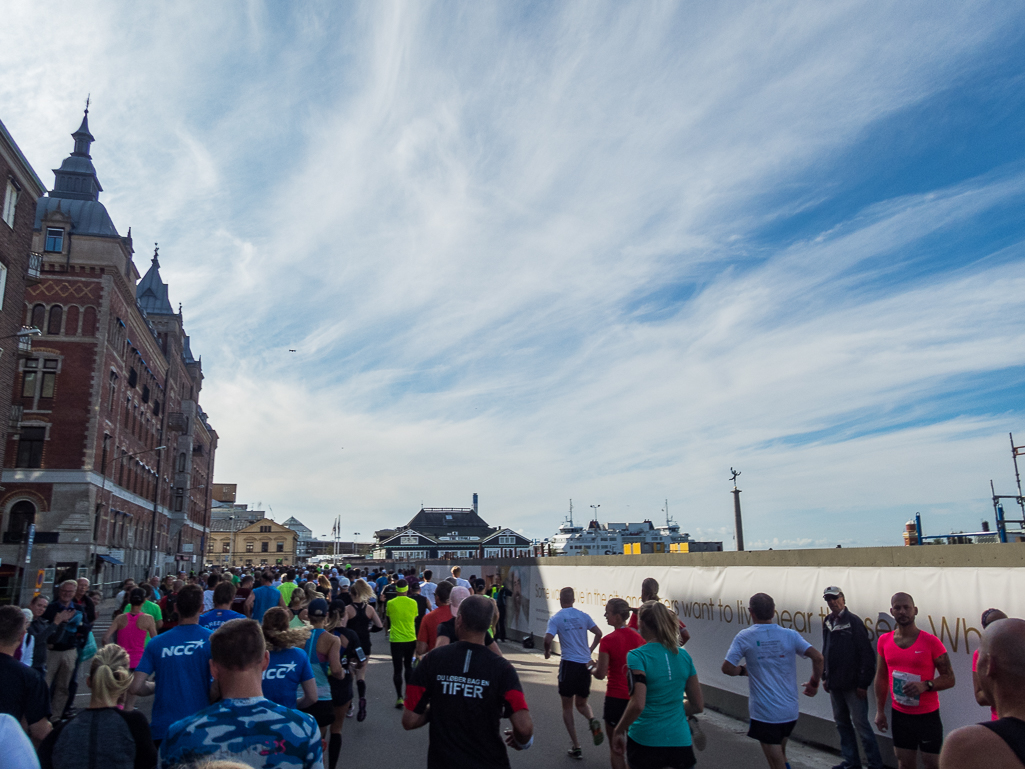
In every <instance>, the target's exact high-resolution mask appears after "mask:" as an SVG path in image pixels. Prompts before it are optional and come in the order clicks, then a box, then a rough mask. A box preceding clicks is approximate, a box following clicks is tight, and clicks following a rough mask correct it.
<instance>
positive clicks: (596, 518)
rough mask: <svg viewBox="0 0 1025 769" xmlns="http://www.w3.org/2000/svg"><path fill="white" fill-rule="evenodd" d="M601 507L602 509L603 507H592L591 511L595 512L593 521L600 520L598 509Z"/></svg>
mask: <svg viewBox="0 0 1025 769" xmlns="http://www.w3.org/2000/svg"><path fill="white" fill-rule="evenodd" d="M599 507H601V505H591V509H592V510H594V512H593V513H592V516H593V518H592V519H591V520H594V521H597V520H598V508H599Z"/></svg>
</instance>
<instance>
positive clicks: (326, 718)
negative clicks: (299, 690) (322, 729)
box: [303, 700, 335, 726]
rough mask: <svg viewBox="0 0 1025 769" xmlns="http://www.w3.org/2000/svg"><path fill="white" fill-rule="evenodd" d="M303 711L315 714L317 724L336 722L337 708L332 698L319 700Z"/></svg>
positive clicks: (323, 724)
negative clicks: (332, 703)
mask: <svg viewBox="0 0 1025 769" xmlns="http://www.w3.org/2000/svg"><path fill="white" fill-rule="evenodd" d="M303 713H307V714H309V715H311V716H313V718H314V719H315V720H316V722H317V726H330V725H331V724H333V723H334V722H335V709H334V707H332V705H331V700H317V701H316V702H314V703H313V704H312V705H310V706H309V707H308V708H303Z"/></svg>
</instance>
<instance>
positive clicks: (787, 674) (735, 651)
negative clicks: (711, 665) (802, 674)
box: [722, 593, 824, 769]
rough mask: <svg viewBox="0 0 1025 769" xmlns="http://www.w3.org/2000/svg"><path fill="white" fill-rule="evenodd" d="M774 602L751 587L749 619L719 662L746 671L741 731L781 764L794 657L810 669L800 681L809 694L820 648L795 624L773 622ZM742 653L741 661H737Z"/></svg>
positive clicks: (791, 707) (773, 764)
mask: <svg viewBox="0 0 1025 769" xmlns="http://www.w3.org/2000/svg"><path fill="white" fill-rule="evenodd" d="M775 611H776V604H775V602H774V601H773V600H772V597H771V596H769V595H766V594H765V593H755V594H754V595H753V596H751V599H750V601H749V602H748V612H749V613H750V615H751V622H752V625H751V626H750V627H747V628H744V629H743V630H741V631H740V632H739V633H737V635H736V637H735V638H734V639H733V643H732V644H730V649H729V651H728V652H727V653H726V660H725V661H724V662H723V663H722V672H723V673H725V674H726V675H728V676H748V677H749V678H750V681H751V686H750V697H749V700H748V710H749V711H750V717H751V723H750V728H749V729H748V732H747V736H748V737H752V738H754V739H756V740H758V742H760V743H761V746H762V753H764V754H765V759H766V761H768V763H769V767H770V769H784V767H786V766H787V756H786V750H787V739H788V738H789V737H790V733H791V732H792V731H793V730H794V727H795V726H796V725H797V717H798V715H799V709H798V702H797V658H798V657H808V658H809V659H810V660H811V662H812V674H811V678H810V679H808V682H807V683H805V684H802V686H803V687H804V693H805V694H806V695H807V696H809V697H814V696H815V695H816V694H817V693H818V691H819V681H821V680H822V668H823V663H824V660H823V657H822V654H821V653H820V652H819V651H818V650H817V649H815V648H814V647H813V646H812V645H811V644H810V643H808V642H807V641H806V640H805V639H804V637H803V636H802V635H801V634H800V633H798V632H797V631H796V630H790V629H788V628H782V627H780V626H779V625H777V624H775V623H774V622H773V617H774V614H775ZM741 659H743V660H744V661H745V662H746V663H747V664H745V665H741V664H740V661H741Z"/></svg>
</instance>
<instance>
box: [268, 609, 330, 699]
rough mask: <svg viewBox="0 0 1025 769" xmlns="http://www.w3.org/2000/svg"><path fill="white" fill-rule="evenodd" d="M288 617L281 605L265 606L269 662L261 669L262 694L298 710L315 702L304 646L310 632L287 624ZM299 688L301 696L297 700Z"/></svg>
mask: <svg viewBox="0 0 1025 769" xmlns="http://www.w3.org/2000/svg"><path fill="white" fill-rule="evenodd" d="M291 619H292V618H291V617H290V616H289V613H288V611H287V610H286V609H282V608H281V607H280V606H274V607H272V608H270V609H267V613H266V614H264V615H263V640H264V641H265V642H266V643H267V651H269V652H270V662H269V663H268V665H267V669H266V670H265V671H263V696H264V697H266V698H267V699H269V700H270V701H271V702H276V703H278V704H279V705H284V706H285V707H286V708H297V709H300V710H301V709H303V708H308V707H309V706H310V705H312V704H313V703H315V702H316V701H317V682H316V681H314V680H313V668H312V667H311V666H310V657H309V655H308V654H307V653H306V651H305V650H304V649H303V644H305V643H306V639H307V638H309V635H310V631H309V630H308V629H306V628H299V627H295V628H293V627H289V626H288V623H289V622H291ZM297 647H298V648H297ZM299 687H302V690H303V697H302V699H298V690H299Z"/></svg>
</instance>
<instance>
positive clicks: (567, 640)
mask: <svg viewBox="0 0 1025 769" xmlns="http://www.w3.org/2000/svg"><path fill="white" fill-rule="evenodd" d="M575 601H576V596H575V595H574V594H573V588H571V587H564V588H563V589H562V590H560V591H559V603H560V604H561V606H562V609H561V610H560V611H557V612H556V613H555V614H553V615H552V616H551V617H550V618H549V620H548V632H546V633H545V659H548V658H549V657H551V656H552V641H553V640H555V637H556V636H558V637H559V645H560V646H561V647H562V662H560V663H559V696H560V697H562V722H563V723H564V724H565V725H566V731H567V732H569V737H570V739H571V740H572V741H573V746H572V747H571V748H570V749H569V751H568V754H569V756H570V757H571V758H577V759H581V758H583V757H584V756H583V751H582V750H581V749H580V741H579V740H578V739H577V727H576V724H575V723H574V722H573V706H574V705H576V709H577V710H579V711H580V714H581V715H582V716H583V717H584V718H586V719H587V725H588V728H589V729H590V730H591V736H592V737H593V738H594V744H595V745H601V743H602V740H604V739H605V735H604V733H602V730H601V721H599V720H598V719H597V718H595V717H594V711H592V710H591V706H590V705H589V704H588V702H587V698H588V696H589V695H590V694H591V666H592V665H593V662H592V660H591V654H592V653H593V652H594V649H595V647H596V646H598V642H599V641H600V640H601V636H602V632H601V630H599V629H598V626H597V625H596V624H594V620H593V619H591V617H590V616H589V615H587V614H585V613H584V612H582V611H580V609H575V608H573V603H574V602H575ZM588 632H590V633H592V634H593V635H594V641H593V642H592V643H591V645H590V646H588V644H587V634H588Z"/></svg>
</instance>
